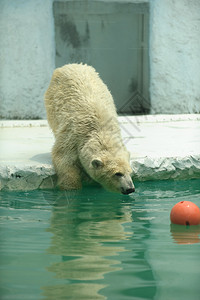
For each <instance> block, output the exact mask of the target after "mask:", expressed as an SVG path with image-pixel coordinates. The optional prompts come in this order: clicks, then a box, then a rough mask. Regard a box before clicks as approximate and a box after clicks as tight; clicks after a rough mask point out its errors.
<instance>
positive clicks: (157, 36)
mask: <svg viewBox="0 0 200 300" xmlns="http://www.w3.org/2000/svg"><path fill="white" fill-rule="evenodd" d="M150 23H151V27H150V64H151V68H150V75H151V79H150V80H151V82H150V93H151V103H152V113H171V114H175V113H197V112H198V113H200V1H199V0H192V1H191V0H152V1H151V22H150Z"/></svg>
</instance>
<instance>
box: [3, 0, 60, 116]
mask: <svg viewBox="0 0 200 300" xmlns="http://www.w3.org/2000/svg"><path fill="white" fill-rule="evenodd" d="M0 44H1V46H0V47H1V49H0V117H4V118H22V119H24V118H25V119H27V118H44V117H45V109H44V104H43V94H44V91H45V89H46V88H47V85H48V83H49V80H50V77H51V74H52V71H53V69H54V57H55V54H54V51H55V46H54V22H53V15H52V0H45V1H41V0H28V1H27V0H17V1H16V0H1V1H0Z"/></svg>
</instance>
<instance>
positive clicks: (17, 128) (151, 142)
mask: <svg viewBox="0 0 200 300" xmlns="http://www.w3.org/2000/svg"><path fill="white" fill-rule="evenodd" d="M119 122H120V126H121V129H122V136H123V139H124V143H125V144H126V146H127V148H128V150H129V151H130V153H131V165H132V168H133V174H134V175H133V179H134V180H142V181H145V180H164V179H191V178H200V115H199V114H195V115H148V116H123V117H119ZM53 143H54V138H53V135H52V133H51V131H50V129H49V127H48V124H47V122H46V121H45V120H36V121H0V189H1V190H33V189H38V188H54V187H55V182H56V176H55V172H54V169H53V167H52V161H51V155H50V152H51V148H52V145H53Z"/></svg>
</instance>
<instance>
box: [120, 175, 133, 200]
mask: <svg viewBox="0 0 200 300" xmlns="http://www.w3.org/2000/svg"><path fill="white" fill-rule="evenodd" d="M121 192H122V194H124V195H128V194H131V193H133V192H135V187H134V184H133V182H132V179H131V177H130V175H124V176H123V177H122V178H121Z"/></svg>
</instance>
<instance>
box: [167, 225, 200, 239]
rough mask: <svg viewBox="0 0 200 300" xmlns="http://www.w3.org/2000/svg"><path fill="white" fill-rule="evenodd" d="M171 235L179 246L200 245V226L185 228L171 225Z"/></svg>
mask: <svg viewBox="0 0 200 300" xmlns="http://www.w3.org/2000/svg"><path fill="white" fill-rule="evenodd" d="M170 231H171V235H172V237H173V239H174V241H175V242H176V243H177V244H196V243H200V226H199V225H193V226H184V225H177V224H171V226H170Z"/></svg>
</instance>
